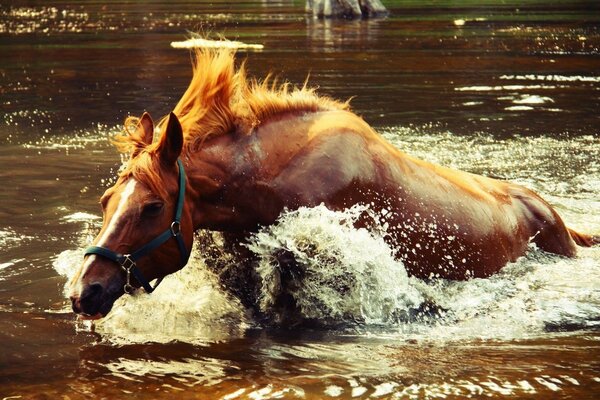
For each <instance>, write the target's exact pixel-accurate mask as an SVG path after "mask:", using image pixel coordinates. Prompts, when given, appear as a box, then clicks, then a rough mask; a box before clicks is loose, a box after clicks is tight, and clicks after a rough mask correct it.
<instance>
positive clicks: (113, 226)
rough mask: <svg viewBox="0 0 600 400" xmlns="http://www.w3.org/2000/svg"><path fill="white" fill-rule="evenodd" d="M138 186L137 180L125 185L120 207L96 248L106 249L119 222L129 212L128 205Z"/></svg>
mask: <svg viewBox="0 0 600 400" xmlns="http://www.w3.org/2000/svg"><path fill="white" fill-rule="evenodd" d="M136 185H137V181H136V180H135V179H130V180H129V181H128V182H127V185H125V189H123V192H121V198H120V199H119V205H118V206H117V210H116V211H115V213H114V214H113V216H112V218H111V219H110V221H109V223H108V225H107V226H106V230H105V231H104V233H103V234H102V237H100V240H98V244H96V246H101V247H104V245H105V243H106V242H107V241H108V239H110V237H111V236H112V234H113V233H114V232H115V231H116V229H117V225H118V224H119V220H120V219H121V217H122V215H123V214H124V213H125V210H127V204H128V203H129V198H130V197H131V195H132V194H133V193H134V192H135V186H136Z"/></svg>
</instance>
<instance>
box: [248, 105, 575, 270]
mask: <svg viewBox="0 0 600 400" xmlns="http://www.w3.org/2000/svg"><path fill="white" fill-rule="evenodd" d="M257 134H258V137H261V138H262V142H263V143H262V146H263V150H264V154H268V155H267V156H265V157H266V158H265V159H264V160H263V161H265V164H266V166H265V169H264V171H269V172H268V174H267V175H268V176H263V179H265V180H266V181H268V185H269V186H270V187H271V188H272V190H273V193H276V195H277V196H280V197H281V204H282V205H283V206H284V207H287V208H297V207H299V206H314V205H317V204H320V203H324V204H326V205H327V206H329V207H331V208H333V209H343V208H346V207H349V206H351V205H353V204H357V203H363V204H368V205H370V207H371V208H373V209H374V211H383V210H384V209H385V210H389V211H392V212H391V213H386V214H387V217H386V218H387V221H386V222H388V223H389V226H390V227H391V228H390V235H389V240H390V242H391V243H392V245H393V246H394V247H395V248H396V249H397V255H398V257H399V258H401V259H402V260H403V261H405V264H406V266H407V269H408V270H409V272H410V273H411V274H412V275H416V276H419V277H427V276H430V275H431V274H432V273H433V274H439V276H442V277H447V278H454V279H464V278H466V277H469V276H474V277H485V276H489V275H491V274H493V273H495V272H497V271H498V270H500V268H502V267H503V266H504V265H505V264H506V263H507V262H509V261H514V260H516V259H517V258H518V257H519V256H521V255H523V254H524V253H525V252H526V251H527V247H528V243H529V241H530V240H531V241H533V242H534V243H536V244H537V245H538V246H539V247H540V248H541V249H543V250H546V251H549V252H553V253H557V254H562V255H568V256H571V255H574V254H575V244H574V242H573V240H572V239H571V235H570V234H569V231H568V230H567V228H566V227H565V225H564V223H563V222H562V220H561V219H560V217H559V216H558V214H557V213H556V211H555V210H554V209H553V208H552V207H551V206H550V205H549V204H548V203H547V202H545V201H544V200H543V199H541V198H540V197H539V196H538V195H537V194H535V193H534V192H532V191H530V190H528V189H526V188H524V187H522V186H519V185H515V184H512V183H509V182H505V181H499V180H496V179H492V178H487V177H483V176H480V175H475V174H471V173H467V172H462V171H457V170H453V169H450V168H447V167H442V166H438V165H435V164H432V163H429V162H426V161H423V160H419V159H416V158H414V157H411V156H409V155H406V154H405V153H403V152H402V151H400V150H398V149H397V148H395V147H394V146H392V145H391V144H390V143H388V142H387V141H386V140H385V139H384V138H383V137H381V136H380V135H379V134H377V133H376V132H375V131H374V130H373V129H372V128H371V127H370V126H369V125H368V124H367V123H366V122H364V121H363V120H362V119H361V118H360V117H358V116H356V115H354V114H352V113H351V112H348V111H327V112H312V113H299V114H296V115H288V116H284V117H281V118H279V119H277V120H274V121H270V122H268V123H267V124H264V125H263V126H261V127H260V128H259V130H258V131H257ZM264 173H266V172H264Z"/></svg>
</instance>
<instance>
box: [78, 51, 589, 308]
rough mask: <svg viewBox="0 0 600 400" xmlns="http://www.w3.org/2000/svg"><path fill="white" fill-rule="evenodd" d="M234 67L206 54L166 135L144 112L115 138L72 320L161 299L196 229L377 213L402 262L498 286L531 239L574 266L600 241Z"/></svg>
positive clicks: (496, 183)
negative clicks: (315, 214) (149, 297)
mask: <svg viewBox="0 0 600 400" xmlns="http://www.w3.org/2000/svg"><path fill="white" fill-rule="evenodd" d="M234 58H235V54H234V52H233V51H231V50H214V49H213V50H198V51H197V52H196V53H195V56H194V57H193V60H194V61H193V68H192V70H193V76H192V79H191V82H190V84H189V87H188V88H187V90H186V91H185V93H184V94H183V96H182V97H181V99H180V100H179V102H178V103H177V105H176V106H175V108H174V110H173V112H171V113H170V114H169V115H168V116H167V117H164V118H163V119H162V120H160V121H159V123H158V124H157V126H156V128H155V125H154V122H153V120H152V118H151V117H150V115H148V114H147V113H144V114H143V115H142V116H141V118H135V117H129V118H128V119H127V120H126V121H125V129H124V131H123V132H122V133H121V134H119V135H118V136H117V137H116V138H115V139H114V141H115V144H116V145H117V147H118V149H119V150H120V151H122V152H124V153H126V154H128V155H129V158H128V161H127V162H126V163H125V165H124V167H123V168H122V170H121V172H120V173H119V175H118V179H117V180H116V183H115V184H114V185H113V186H112V187H111V188H109V189H108V190H106V192H105V193H104V195H103V196H102V197H101V199H100V204H101V206H102V210H103V225H102V228H101V230H100V232H99V234H98V236H97V237H96V238H95V240H94V243H93V246H91V247H90V248H88V249H87V250H86V251H85V256H84V260H83V262H82V264H81V266H80V267H79V269H78V271H77V273H76V274H75V276H74V278H73V279H72V281H71V283H70V289H69V290H70V293H69V295H70V299H71V302H72V308H73V310H74V312H75V313H77V314H79V315H80V316H82V317H84V318H90V319H95V318H101V317H104V316H106V315H107V314H108V313H109V311H110V310H111V308H112V306H113V303H114V302H115V300H116V299H117V298H119V297H120V296H122V295H123V294H124V293H131V292H133V291H135V290H136V289H137V288H140V287H143V288H144V289H145V291H146V292H149V293H150V292H152V290H154V289H155V286H151V285H150V282H151V281H153V280H155V279H156V280H157V283H156V284H158V283H159V282H160V279H162V278H163V277H164V276H166V275H168V274H171V273H174V272H176V271H177V270H179V269H181V268H183V267H184V265H185V264H186V262H187V260H188V257H189V253H190V251H191V248H192V243H193V240H194V232H195V231H197V230H199V229H207V230H214V231H221V232H227V233H230V234H232V235H236V234H242V235H243V234H247V233H248V232H256V231H257V230H258V229H259V228H260V227H263V226H268V225H270V224H273V223H275V222H276V220H277V218H278V217H279V215H280V214H281V213H282V212H283V211H284V210H294V209H298V208H299V207H303V206H305V207H313V206H317V205H320V204H324V205H325V206H326V207H328V208H330V209H332V210H344V209H347V208H349V207H352V206H353V205H356V204H363V205H367V206H368V208H369V209H370V210H371V211H374V212H375V213H377V215H378V218H379V219H380V220H381V221H380V222H381V223H384V224H386V225H387V226H388V229H387V232H386V236H385V240H386V241H387V242H388V243H389V244H390V246H391V247H392V248H393V249H394V256H395V257H396V258H397V259H399V260H401V261H402V262H403V263H404V265H405V267H406V269H407V271H408V273H409V274H410V275H412V276H415V277H418V278H424V279H428V278H432V277H438V278H445V279H455V280H464V279H470V278H485V277H489V276H490V275H492V274H494V273H496V272H498V271H499V270H500V269H501V268H502V267H503V266H504V265H506V264H507V263H509V262H513V261H515V260H516V259H517V258H518V257H520V256H522V255H523V254H524V253H525V252H526V251H527V249H528V248H529V245H530V243H534V244H535V245H536V246H537V247H538V248H539V249H541V250H543V251H546V252H550V253H554V254H558V255H561V256H566V257H574V256H575V255H576V250H577V249H576V245H580V246H592V245H595V244H598V243H600V236H592V235H587V234H582V233H578V232H576V231H574V230H571V229H569V228H567V227H566V226H565V223H564V222H563V221H562V219H561V218H560V216H559V215H558V213H557V212H556V211H555V210H554V209H553V208H552V207H551V206H550V205H549V204H548V203H547V202H546V201H545V200H543V199H542V198H541V197H540V196H539V195H537V194H536V193H534V192H533V191H531V190H529V189H527V188H525V187H523V186H520V185H517V184H514V183H510V182H506V181H501V180H496V179H492V178H489V177H484V176H479V175H475V174H471V173H467V172H461V171H457V170H453V169H450V168H446V167H443V166H439V165H434V164H432V163H429V162H426V161H423V160H420V159H417V158H414V157H412V156H410V155H408V154H405V153H403V152H402V151H401V150H399V149H397V148H396V147H394V146H392V145H391V144H390V143H388V142H387V141H386V140H385V139H384V138H383V137H382V136H380V135H379V134H378V133H377V132H376V131H375V130H374V129H372V128H371V127H370V126H369V125H368V124H367V123H366V122H365V121H364V120H363V119H361V118H360V117H359V116H357V115H356V114H354V113H353V112H352V111H351V110H350V107H349V104H348V102H340V101H337V100H334V99H332V98H329V97H326V96H322V95H319V94H317V93H316V91H315V89H313V88H309V87H308V86H307V84H306V83H305V84H304V85H303V86H301V87H292V86H291V85H290V84H289V83H283V84H279V83H277V80H276V79H273V78H272V77H270V76H267V77H266V78H265V79H263V80H262V81H258V80H256V79H249V78H247V75H246V72H245V64H244V63H242V64H241V65H239V66H236V63H235V60H234ZM155 130H156V131H157V132H158V133H159V135H155V134H154V133H155ZM358 224H360V225H362V226H365V227H367V228H368V227H369V226H371V224H372V221H369V218H366V217H365V218H363V219H361V221H359V223H358ZM390 279H393V277H390Z"/></svg>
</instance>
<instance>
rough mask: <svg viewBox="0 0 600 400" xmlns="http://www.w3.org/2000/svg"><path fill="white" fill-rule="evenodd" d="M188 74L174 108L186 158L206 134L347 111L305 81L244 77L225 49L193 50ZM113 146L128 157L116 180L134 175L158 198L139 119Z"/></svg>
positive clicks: (242, 130) (149, 147)
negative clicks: (297, 83)
mask: <svg viewBox="0 0 600 400" xmlns="http://www.w3.org/2000/svg"><path fill="white" fill-rule="evenodd" d="M192 70H193V76H192V80H191V82H190V84H189V86H188V88H187V90H186V91H185V93H184V94H183V96H182V97H181V99H180V100H179V102H178V103H177V105H176V106H175V108H174V109H173V112H174V113H175V115H177V118H178V119H179V122H180V123H181V127H182V129H183V134H184V153H187V155H188V156H193V155H192V154H191V153H193V152H195V151H198V150H199V148H200V147H201V146H202V143H204V141H205V140H206V139H207V138H209V137H211V136H218V135H225V134H229V133H234V132H235V133H238V134H251V133H252V131H253V129H254V128H256V127H258V126H260V125H261V124H262V123H264V122H267V121H268V120H269V119H270V118H273V117H275V116H277V115H281V114H286V113H294V112H311V111H312V112H316V111H327V110H345V109H348V108H349V104H348V102H339V101H336V100H333V99H331V98H329V97H326V96H319V95H317V94H316V93H315V89H314V88H309V87H307V84H306V82H305V83H304V85H303V86H302V87H293V86H291V85H290V84H289V83H287V82H286V83H283V84H278V82H277V80H276V79H272V78H271V76H270V75H267V77H266V78H265V79H264V80H263V81H258V80H256V79H248V78H247V76H246V70H245V65H244V63H242V64H241V65H240V66H239V67H238V68H236V66H235V51H233V50H230V49H202V50H196V51H195V52H194V54H193V61H192ZM165 130H166V118H163V119H161V121H160V122H159V123H158V131H159V132H161V134H163V133H164V131H165ZM156 136H158V135H156ZM114 143H115V145H116V146H117V148H118V149H119V150H120V151H121V152H123V153H129V154H130V155H131V160H130V162H129V163H128V166H127V167H126V168H125V169H124V170H123V171H122V173H121V178H127V177H128V176H131V175H133V176H134V177H136V178H137V179H139V180H142V181H144V182H146V183H148V184H149V186H150V187H151V189H152V190H153V191H154V192H155V193H157V194H159V195H161V197H163V196H162V195H163V193H162V192H163V191H162V190H161V187H160V184H159V179H158V178H159V177H158V176H157V175H156V172H155V171H156V169H155V168H153V167H154V165H153V160H152V157H151V154H152V153H153V152H154V150H155V149H156V147H157V146H156V144H157V141H156V140H155V141H154V143H153V144H151V145H147V144H146V143H145V142H144V141H143V140H142V135H141V134H140V130H139V118H137V117H129V118H127V119H126V121H125V129H124V131H123V133H122V134H121V135H118V136H117V137H116V138H115V140H114Z"/></svg>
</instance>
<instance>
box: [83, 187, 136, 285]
mask: <svg viewBox="0 0 600 400" xmlns="http://www.w3.org/2000/svg"><path fill="white" fill-rule="evenodd" d="M136 185H137V181H136V180H135V179H130V180H129V181H128V182H127V185H125V189H123V191H122V192H121V198H120V199H119V205H118V206H117V210H116V211H115V213H114V214H113V215H112V218H111V219H110V221H109V222H108V225H107V226H106V229H105V230H104V233H103V234H102V236H101V237H100V239H99V240H98V243H97V244H96V246H100V247H104V246H105V244H106V243H107V242H108V240H109V239H110V237H111V236H112V235H113V234H114V233H115V232H116V230H117V226H118V224H119V220H120V219H121V217H122V216H123V214H124V213H125V211H126V210H127V205H128V203H129V198H130V197H131V195H132V194H133V193H134V192H135V187H136ZM111 250H113V251H115V249H111ZM96 257H97V256H96V254H90V255H89V256H88V257H87V259H86V260H85V263H84V264H83V266H82V269H81V271H82V274H81V275H80V277H81V276H83V275H85V271H86V270H87V269H88V267H89V266H90V264H91V263H92V262H94V260H95V259H96Z"/></svg>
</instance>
